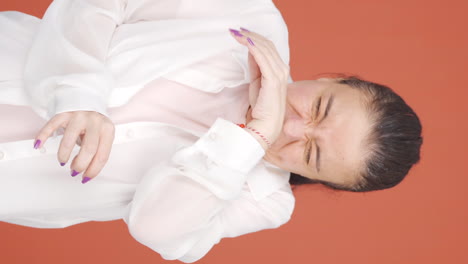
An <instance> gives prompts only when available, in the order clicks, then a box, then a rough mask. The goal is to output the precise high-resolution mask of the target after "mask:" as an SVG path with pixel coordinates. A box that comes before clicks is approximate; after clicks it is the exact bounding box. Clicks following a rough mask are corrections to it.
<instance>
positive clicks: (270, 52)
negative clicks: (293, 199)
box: [230, 28, 289, 150]
mask: <svg viewBox="0 0 468 264" xmlns="http://www.w3.org/2000/svg"><path fill="white" fill-rule="evenodd" d="M241 29H242V32H239V31H233V30H230V31H231V35H232V36H233V37H234V38H235V39H236V40H237V41H238V42H240V43H241V44H243V45H245V46H247V47H248V48H249V54H248V61H249V71H250V86H249V101H250V105H251V106H252V120H251V121H250V122H249V123H248V124H247V126H248V127H250V128H253V129H254V130H256V131H258V133H259V134H260V135H263V136H264V138H266V140H265V139H262V138H259V137H258V135H256V133H252V135H254V136H255V137H256V138H257V140H259V142H260V144H262V146H263V147H264V149H265V150H266V149H267V148H268V144H267V143H266V142H269V143H270V144H272V143H273V142H274V141H275V140H276V139H277V138H278V136H279V135H280V133H281V130H282V128H283V122H284V115H285V109H286V93H287V87H288V85H287V84H288V77H289V66H288V65H287V64H285V63H284V62H283V60H282V59H281V57H280V56H279V54H278V51H277V50H276V47H275V45H274V43H273V42H272V41H271V40H269V39H267V38H265V37H263V36H262V35H259V34H257V33H255V32H251V31H246V30H245V29H243V28H241Z"/></svg>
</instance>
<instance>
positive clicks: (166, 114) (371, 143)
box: [0, 0, 421, 262]
mask: <svg viewBox="0 0 468 264" xmlns="http://www.w3.org/2000/svg"><path fill="white" fill-rule="evenodd" d="M197 3H199V6H200V7H196V6H193V1H192V2H190V1H179V2H176V1H146V2H145V1H131V0H129V1H123V0H122V1H120V0H114V1H104V0H81V1H79V0H61V1H54V2H53V3H52V4H51V6H50V7H49V8H48V9H47V11H46V13H45V15H44V17H43V18H42V20H41V21H40V23H38V22H39V21H38V19H35V18H33V17H30V16H27V15H25V14H21V13H14V12H13V13H11V12H10V13H8V12H5V13H4V14H2V15H3V17H0V18H2V19H3V21H4V22H3V24H2V25H9V28H14V27H15V26H18V27H19V28H20V29H22V31H18V30H11V31H7V30H6V28H7V27H5V26H2V27H0V28H1V29H2V30H4V31H5V32H3V33H4V34H1V35H2V36H11V38H10V39H6V40H4V41H3V45H5V46H6V47H7V48H8V50H9V52H8V53H6V52H5V53H4V54H2V55H1V56H2V58H3V60H2V62H3V63H2V65H1V66H2V67H1V72H2V74H3V76H2V78H3V79H2V81H3V82H0V84H3V85H2V86H0V98H1V99H0V100H1V101H0V102H1V103H2V104H4V105H3V106H2V107H5V108H4V110H7V108H6V107H9V106H7V104H11V105H23V106H24V107H26V108H28V107H29V108H28V109H31V110H34V111H35V113H33V114H36V117H35V118H36V119H35V121H36V124H39V125H40V127H37V126H34V125H31V126H29V127H27V128H26V129H30V131H34V130H35V133H34V136H32V137H26V138H27V139H26V140H18V138H15V139H12V136H15V134H16V133H18V132H19V131H20V128H19V127H16V128H15V127H13V128H11V126H9V128H10V130H6V131H5V130H4V131H3V133H5V135H4V136H3V137H2V138H3V140H2V141H3V142H6V143H2V144H0V151H2V152H1V153H2V154H3V160H2V161H1V162H0V171H1V177H2V187H0V188H2V189H0V195H1V196H2V197H0V198H2V199H0V201H1V202H0V220H2V221H4V222H9V223H14V224H20V225H26V226H32V227H39V228H59V227H66V226H70V225H73V224H77V223H82V222H86V221H92V220H94V221H109V220H115V219H124V221H125V222H126V223H127V225H128V227H129V231H130V233H131V234H132V236H133V237H134V238H135V239H136V240H138V241H139V242H141V243H142V244H144V245H146V246H148V247H150V248H151V249H153V250H154V251H156V252H158V253H159V254H161V256H162V257H163V258H165V259H178V260H181V261H184V262H194V261H196V260H198V259H200V258H202V257H203V256H204V255H206V254H207V252H208V251H209V250H210V249H211V248H212V247H213V246H214V245H215V244H216V243H218V242H219V241H220V239H221V238H223V237H235V236H239V235H242V234H246V233H250V232H255V231H259V230H263V229H267V228H277V227H279V226H281V225H283V224H284V223H286V222H287V221H288V220H289V219H290V216H291V214H292V211H293V208H294V196H293V195H292V192H291V187H290V184H289V181H291V180H296V179H301V180H302V181H305V182H311V183H312V182H321V183H324V184H327V185H328V186H331V187H334V188H340V189H344V190H351V191H369V190H377V189H384V188H389V187H391V186H394V185H395V184H397V183H398V182H400V181H401V180H402V178H403V177H404V176H405V175H406V173H407V171H408V170H409V168H410V167H411V166H412V164H414V163H416V162H417V160H418V159H419V147H420V144H421V137H420V133H421V128H420V124H419V120H418V118H417V116H416V115H415V114H414V112H413V111H412V110H411V108H409V107H408V106H407V105H406V104H405V103H404V101H403V100H402V99H401V98H400V97H398V96H397V95H395V94H394V93H393V92H392V91H391V90H389V89H388V88H386V87H384V86H381V85H378V84H374V83H370V82H365V81H362V80H359V79H357V78H354V77H349V78H321V79H318V80H310V81H298V82H292V79H291V77H290V76H289V67H288V66H287V65H288V64H289V54H288V45H287V28H286V26H285V24H284V21H283V20H282V17H281V14H280V13H279V11H278V10H277V9H276V8H275V6H274V5H273V3H272V2H271V1H263V0H259V1H245V2H242V1H238V0H236V1H222V2H221V3H220V2H219V1H212V0H203V1H198V2H197ZM0 21H1V20H0ZM5 21H6V22H5ZM0 23H1V22H0ZM244 23H245V24H244ZM240 25H245V26H246V27H248V28H249V29H250V31H248V30H245V29H242V30H241V31H238V30H232V29H231V31H230V32H231V33H230V36H227V34H228V31H227V29H228V28H229V27H233V26H240ZM12 32H14V33H12ZM18 32H25V33H24V34H23V35H21V37H22V38H24V39H22V38H21V37H20V38H18V37H15V38H13V37H14V36H16V35H17V34H18ZM11 39H14V40H15V41H17V42H18V43H22V44H23V45H13V44H12V43H10V44H8V42H7V41H12V40H11ZM18 39H20V40H19V41H18ZM18 43H14V44H18ZM0 45H2V44H0ZM2 50H7V49H6V48H5V49H2ZM7 62H8V63H7ZM23 62H24V63H23ZM23 88H24V89H23ZM138 104H140V105H138ZM9 110H12V111H17V112H13V113H15V114H13V115H12V116H14V117H15V118H16V119H20V116H19V114H20V111H19V108H11V109H9ZM23 110H24V109H21V111H23ZM30 113H31V112H30ZM25 117H26V118H21V119H20V122H17V124H18V125H22V126H24V124H26V123H27V122H25V121H26V120H33V119H34V118H33V117H32V116H31V115H29V116H28V114H25ZM37 117H41V118H43V119H45V120H46V121H47V122H46V124H45V125H44V124H43V123H44V122H42V123H41V122H40V119H37ZM38 120H39V121H38ZM28 124H29V123H28ZM114 124H115V125H114ZM237 124H239V125H237ZM59 129H63V130H64V133H63V136H62V137H55V138H51V137H50V136H51V135H53V133H54V132H56V131H57V130H59ZM37 131H39V132H37ZM31 138H34V140H31ZM33 142H34V143H35V144H34V146H35V147H36V148H37V149H38V150H40V152H39V151H38V150H35V151H37V152H35V151H34V150H33V149H32V148H31V145H33V144H32V143H33ZM75 142H77V143H78V144H79V146H80V148H79V150H80V151H79V153H77V152H75V153H72V152H73V151H75V150H78V149H77V148H76V147H75ZM72 154H77V155H76V156H74V155H72ZM73 156H74V158H73ZM71 158H73V159H72V160H71ZM57 160H58V162H60V165H62V166H64V165H65V164H67V163H68V164H69V166H70V170H71V176H72V177H74V176H76V175H77V174H79V173H83V175H82V177H83V178H82V179H83V180H82V183H86V184H85V185H82V184H77V182H75V179H76V178H70V177H63V176H64V175H63V174H64V170H63V168H62V167H59V166H58V165H57V164H56V163H55V162H57ZM70 160H71V162H70ZM32 170H34V172H35V174H32V173H31V172H32ZM290 173H293V174H292V175H293V177H292V178H291V180H290V177H289V176H290ZM90 179H92V180H91V181H90ZM294 183H302V182H294ZM6 198H8V199H6Z"/></svg>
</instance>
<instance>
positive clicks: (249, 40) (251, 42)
mask: <svg viewBox="0 0 468 264" xmlns="http://www.w3.org/2000/svg"><path fill="white" fill-rule="evenodd" d="M247 41H248V42H249V43H250V45H252V46H255V45H254V43H253V41H252V40H251V39H250V38H247Z"/></svg>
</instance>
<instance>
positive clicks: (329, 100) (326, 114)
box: [309, 95, 335, 173]
mask: <svg viewBox="0 0 468 264" xmlns="http://www.w3.org/2000/svg"><path fill="white" fill-rule="evenodd" d="M334 99H335V97H334V96H333V95H331V96H330V99H328V102H327V107H326V108H325V114H324V115H323V118H322V119H321V120H320V122H319V123H321V122H322V121H323V120H324V119H325V118H326V117H327V116H328V112H330V108H331V106H332V104H333V100H334ZM315 146H316V147H317V151H316V152H317V154H316V155H315V167H316V168H317V172H319V173H320V147H319V145H317V143H315ZM309 158H310V156H309Z"/></svg>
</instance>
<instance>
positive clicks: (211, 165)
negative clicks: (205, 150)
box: [206, 160, 217, 170]
mask: <svg viewBox="0 0 468 264" xmlns="http://www.w3.org/2000/svg"><path fill="white" fill-rule="evenodd" d="M215 166H217V164H216V163H215V162H214V161H212V160H207V161H206V168H207V169H209V170H211V169H212V168H213V167H215Z"/></svg>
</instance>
